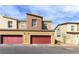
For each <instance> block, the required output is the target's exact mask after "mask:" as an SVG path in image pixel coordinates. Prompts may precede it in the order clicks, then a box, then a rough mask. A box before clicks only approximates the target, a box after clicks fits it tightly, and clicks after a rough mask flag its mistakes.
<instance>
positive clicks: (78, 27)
mask: <svg viewBox="0 0 79 59" xmlns="http://www.w3.org/2000/svg"><path fill="white" fill-rule="evenodd" d="M77 31H78V32H79V24H77Z"/></svg>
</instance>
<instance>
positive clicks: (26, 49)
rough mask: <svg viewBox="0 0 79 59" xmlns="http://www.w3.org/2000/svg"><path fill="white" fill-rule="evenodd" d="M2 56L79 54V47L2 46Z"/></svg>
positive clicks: (0, 48)
mask: <svg viewBox="0 0 79 59" xmlns="http://www.w3.org/2000/svg"><path fill="white" fill-rule="evenodd" d="M0 54H79V46H76V47H64V46H24V45H21V46H18V45H16V46H15V45H7V46H6V45H1V46H0Z"/></svg>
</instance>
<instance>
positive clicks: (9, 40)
mask: <svg viewBox="0 0 79 59" xmlns="http://www.w3.org/2000/svg"><path fill="white" fill-rule="evenodd" d="M2 43H3V44H22V36H21V35H4V36H2Z"/></svg>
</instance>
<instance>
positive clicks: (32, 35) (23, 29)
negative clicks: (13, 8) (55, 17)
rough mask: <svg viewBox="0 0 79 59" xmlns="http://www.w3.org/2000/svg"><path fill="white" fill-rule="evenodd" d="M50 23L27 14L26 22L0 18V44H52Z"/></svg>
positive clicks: (52, 36)
mask: <svg viewBox="0 0 79 59" xmlns="http://www.w3.org/2000/svg"><path fill="white" fill-rule="evenodd" d="M51 24H52V22H51V21H49V20H46V21H44V20H43V17H42V16H39V15H35V14H31V13H27V16H26V20H18V19H14V18H11V17H6V16H0V44H28V45H30V44H33V45H34V44H37V45H38V44H46V45H52V44H54V42H55V41H54V31H53V30H52V27H51Z"/></svg>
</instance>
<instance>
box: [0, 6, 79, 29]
mask: <svg viewBox="0 0 79 59" xmlns="http://www.w3.org/2000/svg"><path fill="white" fill-rule="evenodd" d="M29 12H30V13H34V14H37V15H41V16H43V17H44V20H52V27H53V28H55V27H56V26H57V25H58V24H60V23H64V22H79V6H77V5H0V14H1V15H5V16H10V17H13V18H16V19H20V20H26V13H29Z"/></svg>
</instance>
